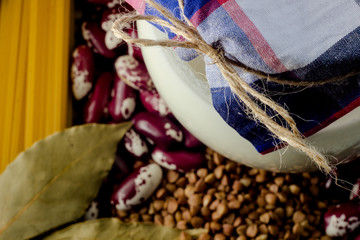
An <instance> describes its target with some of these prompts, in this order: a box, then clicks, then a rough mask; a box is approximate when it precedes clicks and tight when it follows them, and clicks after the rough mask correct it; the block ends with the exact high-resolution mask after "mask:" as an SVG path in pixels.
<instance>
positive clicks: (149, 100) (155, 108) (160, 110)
mask: <svg viewBox="0 0 360 240" xmlns="http://www.w3.org/2000/svg"><path fill="white" fill-rule="evenodd" d="M140 101H141V103H142V104H143V106H144V107H145V108H146V110H148V111H149V112H153V113H156V114H159V115H160V116H166V115H168V114H169V113H170V109H169V107H168V106H167V104H166V103H165V100H164V99H163V98H162V97H161V96H160V94H159V93H158V92H157V91H145V90H143V91H140Z"/></svg>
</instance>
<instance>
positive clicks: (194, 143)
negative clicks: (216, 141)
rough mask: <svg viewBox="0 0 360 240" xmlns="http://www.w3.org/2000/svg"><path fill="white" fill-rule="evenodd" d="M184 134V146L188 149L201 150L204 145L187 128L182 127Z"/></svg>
mask: <svg viewBox="0 0 360 240" xmlns="http://www.w3.org/2000/svg"><path fill="white" fill-rule="evenodd" d="M182 132H183V133H184V145H185V147H187V148H201V147H204V144H203V143H202V142H200V140H199V139H197V138H196V137H195V136H194V135H192V134H191V133H190V132H189V131H188V130H187V129H186V128H185V127H183V126H182Z"/></svg>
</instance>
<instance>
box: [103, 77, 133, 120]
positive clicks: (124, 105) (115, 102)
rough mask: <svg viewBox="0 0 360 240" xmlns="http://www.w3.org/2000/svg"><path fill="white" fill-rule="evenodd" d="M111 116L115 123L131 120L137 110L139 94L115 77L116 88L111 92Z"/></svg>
mask: <svg viewBox="0 0 360 240" xmlns="http://www.w3.org/2000/svg"><path fill="white" fill-rule="evenodd" d="M111 97H112V99H111V101H110V103H109V106H108V108H109V114H110V115H111V117H112V119H113V120H114V121H115V122H121V121H124V120H128V119H130V117H131V116H132V115H133V113H134V111H135V108H136V99H137V93H136V91H135V89H133V88H132V87H129V86H128V85H127V84H125V82H124V81H122V80H121V79H120V78H119V77H118V76H115V82H114V87H113V89H112V91H111Z"/></svg>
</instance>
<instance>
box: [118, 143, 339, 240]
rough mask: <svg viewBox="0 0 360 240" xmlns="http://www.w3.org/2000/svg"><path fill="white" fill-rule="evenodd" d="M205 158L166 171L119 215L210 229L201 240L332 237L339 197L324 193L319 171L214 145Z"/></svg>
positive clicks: (141, 220)
mask: <svg viewBox="0 0 360 240" xmlns="http://www.w3.org/2000/svg"><path fill="white" fill-rule="evenodd" d="M206 158H207V160H208V161H207V166H204V167H203V168H200V169H197V170H194V171H191V172H187V173H179V172H175V171H171V170H168V171H164V174H165V176H166V177H164V179H163V181H162V184H161V185H160V186H159V188H158V189H157V191H156V192H155V193H154V195H153V196H152V198H151V199H150V200H149V201H147V202H146V203H145V204H143V205H142V206H140V207H139V208H136V209H132V210H129V211H117V216H118V217H119V218H120V219H121V220H123V221H125V222H154V223H156V224H161V225H165V226H170V227H176V228H178V229H182V230H183V229H191V228H206V229H208V230H209V231H208V234H202V235H201V236H200V237H199V239H201V240H207V239H214V240H225V239H230V240H245V239H255V240H266V239H314V240H315V239H320V240H327V239H330V238H329V237H328V236H326V235H325V233H324V230H323V226H322V215H323V214H324V212H326V210H327V208H328V206H330V205H333V204H334V202H331V201H332V200H327V199H324V198H325V197H323V198H322V197H321V191H322V185H323V183H324V182H325V181H324V180H323V179H321V178H323V176H321V175H320V173H302V174H283V173H272V172H267V171H264V170H258V169H255V168H248V167H245V166H243V165H241V164H237V163H235V162H233V161H230V160H228V159H225V158H224V157H223V156H221V155H219V154H218V153H216V152H214V151H212V150H211V149H207V150H206ZM182 237H183V238H184V239H186V237H187V236H186V235H185V234H183V235H182Z"/></svg>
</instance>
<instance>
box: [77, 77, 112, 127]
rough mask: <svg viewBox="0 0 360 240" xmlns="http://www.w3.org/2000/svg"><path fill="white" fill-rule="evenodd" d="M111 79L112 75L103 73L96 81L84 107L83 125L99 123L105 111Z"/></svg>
mask: <svg viewBox="0 0 360 240" xmlns="http://www.w3.org/2000/svg"><path fill="white" fill-rule="evenodd" d="M113 79H114V75H113V74H112V73H109V72H105V73H103V74H101V76H100V77H99V78H98V80H97V81H96V85H95V88H94V91H93V93H92V95H91V97H90V99H89V100H88V101H87V103H86V104H85V107H84V121H85V123H95V122H100V120H101V118H102V116H103V115H104V112H105V111H106V106H107V104H108V100H109V97H110V89H111V84H112V82H113Z"/></svg>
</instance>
